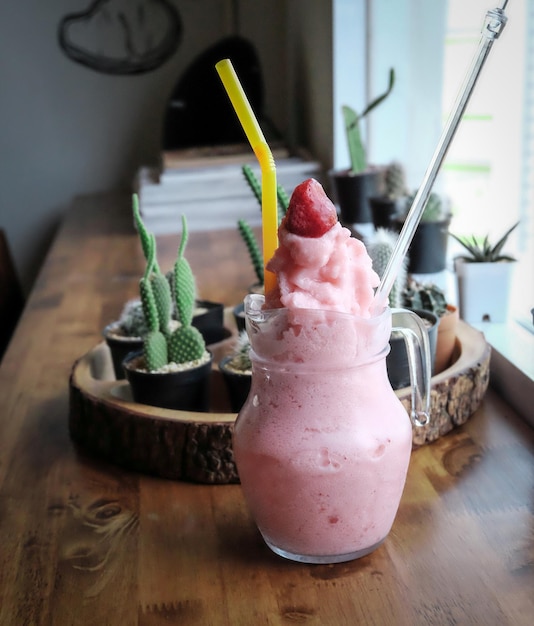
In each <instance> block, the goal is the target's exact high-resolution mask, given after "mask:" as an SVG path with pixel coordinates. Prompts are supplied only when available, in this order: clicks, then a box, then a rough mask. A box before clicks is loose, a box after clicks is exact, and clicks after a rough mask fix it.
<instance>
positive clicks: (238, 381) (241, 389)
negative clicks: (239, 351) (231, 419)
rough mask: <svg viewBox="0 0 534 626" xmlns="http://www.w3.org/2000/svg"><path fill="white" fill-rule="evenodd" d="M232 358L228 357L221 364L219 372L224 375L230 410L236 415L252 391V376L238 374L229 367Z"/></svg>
mask: <svg viewBox="0 0 534 626" xmlns="http://www.w3.org/2000/svg"><path fill="white" fill-rule="evenodd" d="M231 358H232V357H231V356H227V357H225V358H224V359H222V361H221V362H220V363H219V370H220V371H221V373H222V375H223V379H224V382H225V384H226V389H227V390H228V397H229V398H230V408H231V410H232V411H234V412H235V413H239V411H240V410H241V407H242V406H243V404H244V403H245V400H246V399H247V397H248V394H249V391H250V383H251V381H252V375H251V374H247V373H241V372H236V371H234V370H232V369H229V368H228V367H227V364H228V361H230V359H231Z"/></svg>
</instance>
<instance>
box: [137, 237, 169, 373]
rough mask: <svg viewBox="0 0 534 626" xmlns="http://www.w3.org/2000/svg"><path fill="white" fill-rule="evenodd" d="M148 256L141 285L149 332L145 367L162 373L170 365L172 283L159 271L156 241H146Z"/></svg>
mask: <svg viewBox="0 0 534 626" xmlns="http://www.w3.org/2000/svg"><path fill="white" fill-rule="evenodd" d="M145 243H146V244H147V245H146V248H145V247H143V250H145V249H146V253H147V255H148V258H147V264H146V268H145V273H144V275H143V277H142V278H141V280H140V282H139V293H140V296H141V303H142V306H143V314H144V316H145V320H146V323H147V325H148V329H149V330H148V332H147V334H146V335H145V336H144V338H143V351H144V355H145V364H146V367H147V369H148V370H150V371H153V370H157V369H160V368H161V367H163V366H164V365H166V364H167V363H168V350H167V335H168V332H169V321H170V310H171V296H170V288H169V283H168V282H167V279H166V278H165V276H163V275H162V274H161V273H160V272H159V271H156V268H155V258H156V240H155V237H154V236H153V235H148V238H146V239H145Z"/></svg>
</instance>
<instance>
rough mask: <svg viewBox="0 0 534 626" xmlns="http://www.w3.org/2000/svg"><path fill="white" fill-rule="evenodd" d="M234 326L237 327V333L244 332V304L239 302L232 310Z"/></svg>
mask: <svg viewBox="0 0 534 626" xmlns="http://www.w3.org/2000/svg"><path fill="white" fill-rule="evenodd" d="M232 312H233V314H234V320H235V325H236V327H237V332H239V333H240V332H241V331H243V330H245V304H244V302H241V304H238V305H236V306H235V307H234V308H233V311H232Z"/></svg>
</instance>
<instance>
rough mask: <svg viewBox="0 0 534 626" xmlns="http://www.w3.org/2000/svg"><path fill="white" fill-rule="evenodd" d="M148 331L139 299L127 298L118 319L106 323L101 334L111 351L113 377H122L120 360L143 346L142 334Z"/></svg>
mask: <svg viewBox="0 0 534 626" xmlns="http://www.w3.org/2000/svg"><path fill="white" fill-rule="evenodd" d="M147 331H148V327H147V325H146V322H145V316H144V314H143V307H142V305H141V301H140V300H139V299H134V300H129V301H128V302H126V304H125V305H124V307H123V309H122V312H121V314H120V316H119V319H118V320H116V321H114V322H111V323H110V324H108V325H107V326H106V327H105V328H104V330H103V333H102V334H103V335H104V339H105V340H106V344H107V345H108V347H109V349H110V352H111V359H112V361H113V370H114V372H115V378H116V379H117V380H121V379H123V378H124V369H123V367H122V362H123V361H124V359H125V358H126V356H127V355H128V354H129V353H130V352H137V351H138V350H141V348H142V347H143V335H145V334H146V333H147Z"/></svg>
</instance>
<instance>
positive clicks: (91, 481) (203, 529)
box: [0, 195, 534, 626]
mask: <svg viewBox="0 0 534 626" xmlns="http://www.w3.org/2000/svg"><path fill="white" fill-rule="evenodd" d="M177 240H178V238H177V237H162V238H159V240H158V243H159V246H160V251H161V253H162V256H161V258H162V262H161V264H162V266H163V268H166V267H167V259H168V260H169V264H170V262H171V261H172V258H173V256H174V254H175V249H176V245H177ZM189 257H190V261H191V265H192V266H193V269H194V271H195V272H196V273H197V275H198V276H199V287H200V289H201V295H202V296H203V297H209V298H210V299H220V300H221V301H223V302H224V303H225V304H226V305H230V304H233V303H234V302H237V301H239V300H240V299H241V298H242V297H243V295H244V293H245V292H246V290H247V286H248V285H249V284H251V283H252V282H254V276H253V273H252V269H251V267H250V265H249V264H248V259H247V256H246V251H245V250H244V249H242V247H241V246H240V241H239V239H238V236H237V235H236V233H235V232H234V231H228V232H227V233H212V232H209V233H192V235H191V242H190V248H189ZM142 266H143V260H142V254H141V251H140V249H139V247H138V244H137V239H136V236H135V234H134V232H133V228H132V225H131V219H130V212H129V201H128V198H127V197H124V196H119V195H117V196H113V195H101V196H89V197H84V198H80V199H78V200H77V201H76V202H75V205H74V207H73V209H72V210H71V211H69V213H68V216H67V218H66V220H65V221H64V223H63V225H62V227H61V230H60V232H59V234H58V237H57V239H56V241H55V243H54V246H53V247H52V249H51V251H50V254H49V255H48V258H47V260H46V263H45V265H44V267H43V270H42V272H41V274H40V275H39V277H38V280H37V282H36V284H35V287H34V289H33V292H32V294H31V296H30V298H29V300H28V303H27V306H26V309H25V311H24V314H23V316H22V319H21V322H20V323H19V326H18V328H17V331H16V333H15V335H14V338H13V340H12V342H11V344H10V346H9V349H8V351H7V352H6V355H5V357H4V361H3V363H2V366H1V369H0V624H1V625H2V626H21V625H26V624H28V625H29V624H32V625H33V624H35V625H50V624H53V625H59V626H64V625H65V626H68V625H71V624H72V625H78V624H81V625H93V624H94V625H97V624H98V625H102V624H105V625H110V626H115V625H128V626H129V625H140V626H159V625H161V624H180V625H190V624H195V625H196V624H201V625H219V624H220V625H226V624H228V625H250V624H273V625H274V624H286V625H287V624H320V625H325V624H326V625H332V626H338V625H345V624H347V625H354V624H365V625H367V624H370V625H375V624H376V625H377V626H383V625H387V624H394V625H399V624H400V625H404V624H406V625H413V624H417V625H418V624H421V625H423V624H425V625H426V624H431V625H433V624H435V625H445V624H446V625H451V624H461V625H471V624H481V625H505V626H516V625H530V624H531V623H532V621H533V615H534V593H533V589H534V433H533V430H532V429H531V428H530V427H529V426H528V425H527V424H526V423H525V422H523V421H522V420H521V419H520V418H519V417H518V416H517V415H516V414H515V413H514V411H513V410H512V409H510V407H509V406H508V405H507V404H505V403H504V402H503V401H502V400H501V399H500V398H499V397H498V396H497V394H496V393H495V392H494V391H492V390H491V389H490V390H489V391H488V392H487V393H486V395H485V396H484V398H483V399H482V402H481V405H480V408H479V409H478V410H477V411H476V413H475V414H474V415H473V416H472V417H471V418H470V419H469V420H468V421H467V422H466V423H465V424H464V425H462V426H459V427H458V428H455V429H454V430H452V431H451V432H450V433H448V434H447V435H446V436H443V437H440V438H439V439H438V440H437V441H435V442H434V443H432V444H430V445H426V446H423V447H421V448H418V449H417V450H415V451H414V452H413V453H412V458H411V463H410V469H409V472H408V480H407V484H406V488H405V491H404V495H403V498H402V501H401V505H400V509H399V512H398V515H397V518H396V521H395V524H394V526H393V529H392V531H391V533H390V535H389V537H388V538H387V540H386V541H385V543H384V544H383V545H382V546H381V547H380V548H379V549H378V550H376V551H375V552H374V553H373V554H371V555H369V556H367V557H365V558H363V559H360V560H357V561H353V562H350V563H345V564H339V565H315V566H312V565H303V564H298V563H292V562H289V561H285V560H283V559H281V558H279V557H277V556H275V555H274V554H272V553H271V552H270V551H269V549H268V548H267V547H266V546H265V545H264V544H263V542H262V540H261V538H260V536H259V534H258V532H257V530H256V528H255V526H254V523H253V522H252V520H251V518H250V516H249V514H248V512H247V509H246V506H245V503H244V500H243V497H242V494H241V489H240V487H239V485H196V484H192V483H187V482H179V481H169V480H165V479H161V478H151V477H148V476H144V475H141V474H137V473H135V472H129V471H126V470H123V469H119V468H117V467H116V466H112V465H108V464H106V463H104V462H101V461H98V460H96V459H94V458H91V457H89V456H87V455H86V454H84V453H83V452H81V451H79V450H78V449H77V448H76V447H75V445H74V444H73V443H72V441H71V439H70V437H69V434H68V406H69V402H68V386H69V373H70V371H71V368H72V364H73V362H74V361H75V359H76V358H78V357H79V356H80V355H82V354H84V353H86V352H87V351H89V350H90V349H91V348H92V347H93V346H94V345H96V344H97V343H98V342H99V341H101V336H100V332H101V329H102V328H103V327H104V326H105V324H106V323H107V322H108V321H110V320H112V319H113V318H114V317H115V316H116V315H117V313H118V311H119V310H120V308H121V306H122V303H123V301H124V300H125V299H127V298H129V297H133V296H134V295H135V294H136V290H137V280H138V277H139V273H140V271H141V268H142Z"/></svg>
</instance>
